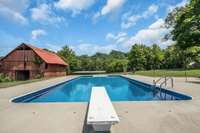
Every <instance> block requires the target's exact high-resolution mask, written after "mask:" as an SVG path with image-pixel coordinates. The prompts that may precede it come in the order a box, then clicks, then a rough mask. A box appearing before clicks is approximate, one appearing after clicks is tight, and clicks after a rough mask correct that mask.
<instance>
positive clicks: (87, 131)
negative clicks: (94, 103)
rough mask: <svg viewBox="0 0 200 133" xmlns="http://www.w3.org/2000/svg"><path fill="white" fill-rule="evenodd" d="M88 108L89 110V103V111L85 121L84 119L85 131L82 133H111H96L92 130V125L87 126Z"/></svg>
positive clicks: (108, 132)
mask: <svg viewBox="0 0 200 133" xmlns="http://www.w3.org/2000/svg"><path fill="white" fill-rule="evenodd" d="M88 108H89V103H88V106H87V111H86V114H85V119H84V124H83V131H82V133H111V132H110V131H106V132H96V131H94V129H93V128H92V126H91V125H88V124H87V114H88Z"/></svg>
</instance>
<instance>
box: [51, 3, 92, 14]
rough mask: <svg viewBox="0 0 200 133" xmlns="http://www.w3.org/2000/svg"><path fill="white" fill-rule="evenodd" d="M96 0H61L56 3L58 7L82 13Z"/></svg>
mask: <svg viewBox="0 0 200 133" xmlns="http://www.w3.org/2000/svg"><path fill="white" fill-rule="evenodd" d="M94 2H95V0H59V1H58V2H56V3H55V4H54V5H55V7H56V8H59V9H64V10H70V11H72V12H73V14H77V13H80V12H81V11H82V10H86V9H87V8H89V7H90V6H91V5H93V4H94Z"/></svg>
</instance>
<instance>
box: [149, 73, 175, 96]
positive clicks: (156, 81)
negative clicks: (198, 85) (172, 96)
mask: <svg viewBox="0 0 200 133" xmlns="http://www.w3.org/2000/svg"><path fill="white" fill-rule="evenodd" d="M162 79H164V81H162V82H161V83H160V84H159V94H160V97H162V86H163V85H165V87H166V86H167V83H168V82H167V81H168V80H170V81H171V88H174V79H173V78H172V77H166V76H162V77H160V78H159V79H158V80H153V84H154V87H156V86H157V83H158V82H159V81H161V80H162Z"/></svg>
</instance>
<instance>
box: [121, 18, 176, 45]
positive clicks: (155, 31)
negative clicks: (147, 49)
mask: <svg viewBox="0 0 200 133" xmlns="http://www.w3.org/2000/svg"><path fill="white" fill-rule="evenodd" d="M164 23H165V22H164V20H163V19H158V20H157V21H155V22H154V23H153V24H151V25H150V26H149V27H148V28H146V29H142V30H140V31H138V32H137V33H136V34H135V35H134V36H132V37H130V38H129V39H128V40H127V41H126V42H124V46H125V47H130V46H132V45H133V44H135V43H139V44H146V45H148V46H150V45H152V44H154V43H156V44H158V45H160V46H161V47H166V46H168V45H170V44H171V43H173V41H171V40H168V41H166V40H164V39H163V38H164V36H165V35H166V34H167V33H169V32H170V30H171V29H167V28H165V26H164Z"/></svg>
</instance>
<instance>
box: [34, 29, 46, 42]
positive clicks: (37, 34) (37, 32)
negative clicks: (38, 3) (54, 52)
mask: <svg viewBox="0 0 200 133" xmlns="http://www.w3.org/2000/svg"><path fill="white" fill-rule="evenodd" d="M46 34H47V33H46V31H45V30H43V29H36V30H33V31H32V32H31V38H32V39H33V40H36V39H37V38H38V37H40V36H43V35H46Z"/></svg>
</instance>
